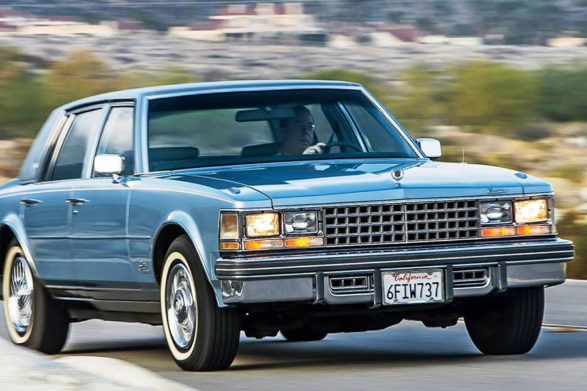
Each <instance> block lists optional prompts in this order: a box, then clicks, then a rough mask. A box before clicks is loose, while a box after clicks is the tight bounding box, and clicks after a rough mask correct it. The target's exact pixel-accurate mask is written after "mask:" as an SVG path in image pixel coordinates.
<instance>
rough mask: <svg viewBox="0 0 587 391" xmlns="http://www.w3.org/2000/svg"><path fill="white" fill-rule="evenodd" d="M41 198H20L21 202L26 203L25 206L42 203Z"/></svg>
mask: <svg viewBox="0 0 587 391" xmlns="http://www.w3.org/2000/svg"><path fill="white" fill-rule="evenodd" d="M41 202H43V201H41V200H36V199H34V198H23V199H22V200H20V204H21V205H24V206H33V205H37V204H40V203H41Z"/></svg>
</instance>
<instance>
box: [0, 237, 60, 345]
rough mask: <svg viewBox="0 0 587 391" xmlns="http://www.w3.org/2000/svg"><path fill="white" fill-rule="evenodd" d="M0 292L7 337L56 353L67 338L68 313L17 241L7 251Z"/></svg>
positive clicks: (19, 342) (17, 342)
mask: <svg viewBox="0 0 587 391" xmlns="http://www.w3.org/2000/svg"><path fill="white" fill-rule="evenodd" d="M2 294H3V297H4V317H5V319H6V326H7V328H8V335H9V336H10V340H11V341H12V342H13V343H15V344H16V345H23V346H27V347H29V348H31V349H35V350H38V351H40V352H43V353H46V354H55V353H59V352H60V351H61V349H62V348H63V345H64V344H65V340H66V339H67V332H68V330H69V316H68V314H67V311H66V310H65V308H63V307H62V306H61V305H59V303H57V302H55V300H53V298H52V297H51V296H50V295H49V293H48V292H47V290H46V289H45V288H44V287H43V286H42V285H41V284H40V282H39V280H38V279H37V278H35V276H34V275H33V272H32V270H31V267H30V265H29V263H28V260H27V258H26V256H25V254H24V252H23V251H22V248H21V247H20V246H19V245H18V243H17V242H16V241H13V242H12V243H11V244H10V248H9V249H8V252H7V253H6V258H5V263H4V274H3V281H2Z"/></svg>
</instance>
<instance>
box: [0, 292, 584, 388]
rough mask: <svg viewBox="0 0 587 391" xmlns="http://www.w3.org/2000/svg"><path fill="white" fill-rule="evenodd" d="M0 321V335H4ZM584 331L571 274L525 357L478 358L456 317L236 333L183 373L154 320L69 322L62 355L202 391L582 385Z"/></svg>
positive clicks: (552, 297)
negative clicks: (125, 367) (221, 362)
mask: <svg viewBox="0 0 587 391" xmlns="http://www.w3.org/2000/svg"><path fill="white" fill-rule="evenodd" d="M0 317H1V316H0ZM1 321H2V326H1V328H0V337H2V338H8V337H7V334H6V329H5V326H4V320H3V319H2V320H1ZM553 325H554V326H553ZM586 330H587V281H568V282H567V283H565V284H564V285H562V286H558V287H553V288H549V289H547V304H546V315H545V327H544V328H543V331H542V334H541V336H540V339H539V340H538V343H537V345H536V347H535V348H534V349H533V350H532V351H531V352H530V353H528V354H526V355H523V356H509V357H508V356H502V357H490V356H483V355H482V354H480V353H479V352H478V351H477V350H476V349H475V347H474V346H473V344H472V343H471V341H470V339H469V337H468V335H467V332H466V329H465V326H464V325H463V324H462V323H459V324H458V325H457V326H455V327H451V328H447V329H428V328H426V327H424V326H423V325H421V324H419V323H416V322H402V323H401V324H399V325H397V326H394V327H391V328H388V329H386V330H382V331H376V332H366V333H353V334H332V335H329V336H328V337H327V338H326V339H325V340H323V341H320V342H305V343H289V342H285V341H284V339H283V338H281V337H280V336H278V337H275V338H266V339H263V340H254V339H248V338H245V337H244V336H243V337H242V338H241V345H240V349H239V353H238V355H237V357H236V360H235V362H234V364H233V365H232V366H231V368H230V369H229V370H227V371H223V372H212V373H190V372H184V371H181V370H180V369H179V368H178V367H177V366H176V365H175V363H174V362H173V360H172V358H171V356H170V354H169V353H168V351H167V348H166V345H165V340H164V337H163V333H162V329H161V327H153V326H148V325H141V324H126V323H114V322H104V321H89V322H83V323H79V324H74V325H73V326H72V328H71V332H70V336H69V340H68V343H67V345H66V347H65V350H64V352H63V354H62V355H61V356H62V357H72V358H73V357H76V356H78V355H79V356H101V357H109V358H116V359H121V360H125V361H128V362H130V363H133V364H135V365H139V366H141V367H143V368H145V369H148V370H151V371H153V372H155V373H157V374H158V375H160V376H163V377H165V378H168V379H171V380H175V381H177V382H180V383H183V384H185V385H188V386H191V387H194V388H198V389H200V390H276V389H279V390H280V391H285V390H300V389H302V390H304V391H309V390H321V391H323V390H331V389H336V390H358V389H385V390H388V389H399V390H427V389H434V390H449V389H450V390H454V389H459V388H460V389H466V390H473V389H475V390H507V389H516V390H561V389H564V390H584V389H587V384H586V383H587V332H585V331H586Z"/></svg>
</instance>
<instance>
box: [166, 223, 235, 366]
mask: <svg viewBox="0 0 587 391" xmlns="http://www.w3.org/2000/svg"><path fill="white" fill-rule="evenodd" d="M161 316H162V320H163V330H164V332H165V339H166V340H167V345H168V346H169V350H170V351H171V354H172V356H173V358H174V360H175V362H176V363H177V364H178V365H179V366H180V367H181V368H183V369H185V370H190V371H212V370H219V369H226V368H228V367H229V366H230V364H231V363H232V361H233V360H234V357H235V356H236V352H237V350H238V344H239V335H240V314H239V313H238V312H237V311H236V310H234V309H232V308H219V307H218V305H217V304H216V297H215V295H214V291H213V290H212V287H211V286H210V284H209V283H208V280H207V278H206V275H205V273H204V270H203V268H202V265H201V264H200V262H199V260H198V256H197V254H196V251H195V249H194V247H193V245H192V243H191V242H190V240H189V239H188V238H187V237H186V236H185V235H183V236H180V237H178V238H177V239H175V240H174V241H173V243H171V246H169V249H168V250H167V254H166V255H165V261H164V264H163V271H162V273H161Z"/></svg>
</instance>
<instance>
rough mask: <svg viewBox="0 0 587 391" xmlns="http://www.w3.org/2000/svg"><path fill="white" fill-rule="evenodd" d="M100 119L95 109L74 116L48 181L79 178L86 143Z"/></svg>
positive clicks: (98, 112) (99, 112) (100, 115)
mask: <svg viewBox="0 0 587 391" xmlns="http://www.w3.org/2000/svg"><path fill="white" fill-rule="evenodd" d="M101 118H102V110H101V109H96V110H91V111H86V112H83V113H79V114H76V115H75V119H74V120H73V123H72V124H71V127H70V129H69V132H68V134H67V136H66V137H65V141H64V142H63V146H62V147H61V149H60V151H59V156H58V157H57V160H56V162H55V166H54V168H53V172H52V174H51V176H50V180H52V181H57V180H63V179H75V178H81V176H82V170H83V167H84V157H85V155H86V149H87V147H88V142H89V140H90V138H91V137H92V135H93V134H94V131H95V129H96V127H97V126H98V125H99V122H100V119H101Z"/></svg>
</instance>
